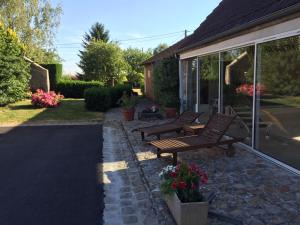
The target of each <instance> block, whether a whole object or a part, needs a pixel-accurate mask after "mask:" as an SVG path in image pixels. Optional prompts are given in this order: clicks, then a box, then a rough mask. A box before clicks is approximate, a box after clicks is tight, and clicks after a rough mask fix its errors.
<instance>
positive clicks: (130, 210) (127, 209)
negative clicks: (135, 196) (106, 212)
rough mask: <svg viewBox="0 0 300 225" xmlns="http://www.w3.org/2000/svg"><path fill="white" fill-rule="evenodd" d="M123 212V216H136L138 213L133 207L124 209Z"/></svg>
mask: <svg viewBox="0 0 300 225" xmlns="http://www.w3.org/2000/svg"><path fill="white" fill-rule="evenodd" d="M121 211H122V214H123V215H127V214H134V213H135V212H136V210H134V208H133V207H123V208H122V209H121Z"/></svg>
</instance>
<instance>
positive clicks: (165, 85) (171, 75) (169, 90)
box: [153, 57, 179, 107]
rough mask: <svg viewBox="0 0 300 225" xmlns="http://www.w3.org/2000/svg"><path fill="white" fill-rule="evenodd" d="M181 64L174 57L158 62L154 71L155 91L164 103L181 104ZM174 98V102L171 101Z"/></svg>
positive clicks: (159, 100)
mask: <svg viewBox="0 0 300 225" xmlns="http://www.w3.org/2000/svg"><path fill="white" fill-rule="evenodd" d="M178 68H179V65H178V59H176V58H174V57H170V58H166V59H163V60H161V61H159V62H157V63H156V64H155V66H154V71H153V92H154V97H155V99H156V100H157V101H158V102H159V103H160V104H162V105H164V106H168V107H170V106H171V105H173V106H176V107H178V106H179V91H178V90H179V70H178ZM171 99H172V102H170V101H171Z"/></svg>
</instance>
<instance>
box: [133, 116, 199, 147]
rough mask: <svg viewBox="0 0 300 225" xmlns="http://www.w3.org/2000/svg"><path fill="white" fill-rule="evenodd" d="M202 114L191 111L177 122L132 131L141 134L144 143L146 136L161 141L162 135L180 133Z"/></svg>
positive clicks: (179, 117) (178, 118)
mask: <svg viewBox="0 0 300 225" xmlns="http://www.w3.org/2000/svg"><path fill="white" fill-rule="evenodd" d="M201 114H203V113H195V112H191V111H185V112H183V113H181V114H180V115H179V116H178V117H177V118H176V119H175V120H173V121H171V122H168V123H164V124H160V125H154V126H150V127H139V128H135V129H133V130H132V132H134V131H139V132H141V138H142V141H144V139H145V135H146V136H151V135H155V136H157V138H158V139H160V135H161V134H164V133H170V132H176V133H180V131H181V130H182V129H183V126H184V125H187V124H191V123H193V122H194V121H195V120H196V119H197V118H198V117H199V116H200V115H201Z"/></svg>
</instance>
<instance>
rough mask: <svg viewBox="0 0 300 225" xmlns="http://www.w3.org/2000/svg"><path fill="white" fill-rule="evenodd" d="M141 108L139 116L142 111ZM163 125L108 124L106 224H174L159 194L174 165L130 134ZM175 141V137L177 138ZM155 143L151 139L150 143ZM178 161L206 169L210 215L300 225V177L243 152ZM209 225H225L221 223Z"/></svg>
mask: <svg viewBox="0 0 300 225" xmlns="http://www.w3.org/2000/svg"><path fill="white" fill-rule="evenodd" d="M144 106H145V104H140V105H139V107H138V109H137V110H136V111H141V108H143V107H144ZM162 122H165V121H163V120H153V121H138V120H134V121H131V122H124V121H122V118H121V113H120V110H119V109H113V110H111V111H109V112H108V113H107V114H106V120H105V123H104V132H103V133H104V146H103V154H104V155H103V156H104V163H103V168H102V170H103V174H104V176H103V182H104V183H105V185H104V190H105V195H106V197H105V205H106V206H105V210H104V224H105V225H113V224H141V225H143V224H149V225H150V224H152V225H155V224H157V225H173V224H175V223H174V221H173V219H172V217H171V215H170V214H169V211H168V209H167V207H166V204H165V203H164V201H163V200H162V197H161V194H160V191H159V177H158V173H159V171H160V170H161V169H162V167H164V166H166V165H168V164H171V162H172V161H171V157H170V156H169V155H167V154H165V155H163V157H162V158H160V159H157V158H156V153H155V149H154V148H153V147H151V146H148V145H146V144H145V143H144V142H142V141H141V138H140V134H139V133H137V132H135V133H132V132H131V130H132V129H133V128H136V127H139V126H147V125H152V124H153V123H162ZM173 135H174V134H173ZM148 140H151V138H148ZM178 158H179V161H187V162H194V163H197V164H198V165H200V166H201V167H202V168H203V169H205V170H206V171H207V173H208V175H209V182H208V184H207V185H206V187H205V190H204V191H205V192H206V193H207V194H208V193H211V192H214V193H215V194H216V198H215V199H214V201H213V203H212V204H211V205H210V211H213V212H217V213H220V214H223V215H227V216H230V217H232V218H235V219H238V220H240V221H243V224H245V225H300V176H297V175H294V174H292V173H291V172H289V171H287V170H285V169H283V168H281V167H279V166H277V165H274V164H273V163H271V162H270V161H267V160H265V159H262V158H260V157H259V156H257V155H255V154H254V153H252V152H249V151H247V150H244V149H236V155H235V156H234V157H232V158H229V157H226V156H225V154H224V152H223V151H222V150H220V149H217V148H215V149H214V148H213V149H204V150H201V151H190V152H188V153H185V154H179V157H178ZM209 224H212V225H227V224H230V223H226V222H223V221H220V220H217V219H211V220H210V221H209Z"/></svg>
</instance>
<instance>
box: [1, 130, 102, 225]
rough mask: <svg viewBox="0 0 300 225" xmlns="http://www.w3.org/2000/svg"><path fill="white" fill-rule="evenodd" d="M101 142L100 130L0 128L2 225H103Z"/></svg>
mask: <svg viewBox="0 0 300 225" xmlns="http://www.w3.org/2000/svg"><path fill="white" fill-rule="evenodd" d="M101 137H102V127H101V126H100V125H90V126H79V125H78V126H34V127H11V128H0V224H1V225H101V224H102V213H101V211H102V210H103V202H102V199H103V196H102V187H101V184H100V183H99V182H97V179H98V176H97V170H96V168H97V166H98V165H99V164H100V161H101V150H102V138H101ZM98 180H99V179H98Z"/></svg>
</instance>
